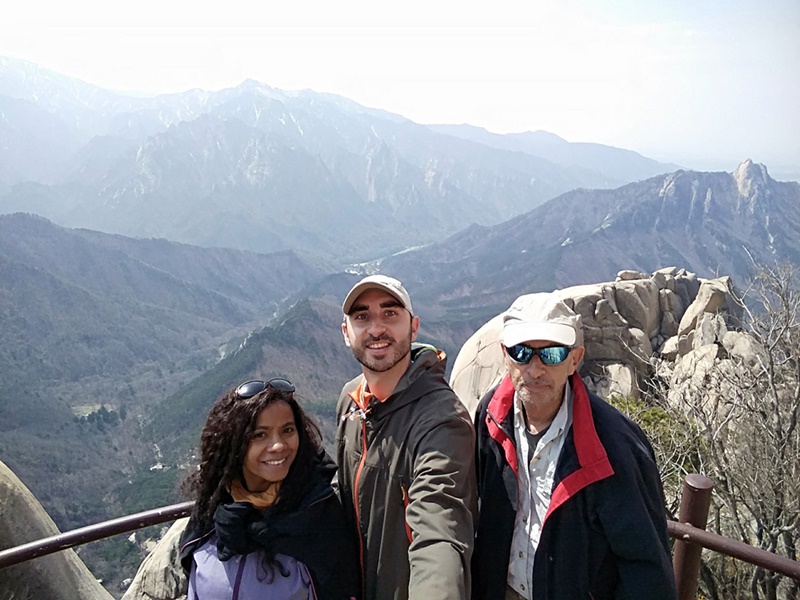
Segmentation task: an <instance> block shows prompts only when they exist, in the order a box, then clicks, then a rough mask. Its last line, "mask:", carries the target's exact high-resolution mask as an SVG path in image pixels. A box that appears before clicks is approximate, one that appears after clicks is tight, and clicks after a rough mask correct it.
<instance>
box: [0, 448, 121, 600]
mask: <svg viewBox="0 0 800 600" xmlns="http://www.w3.org/2000/svg"><path fill="white" fill-rule="evenodd" d="M0 515H2V518H0V548H2V549H8V548H13V547H16V546H19V545H22V544H25V543H27V542H32V541H34V540H39V539H42V538H46V537H50V536H53V535H57V534H58V533H59V531H58V528H57V527H56V524H55V523H54V522H53V520H52V519H51V518H50V517H49V516H48V515H47V513H46V512H45V511H44V508H42V505H41V504H39V501H38V500H36V498H35V497H34V496H33V494H32V493H31V492H30V490H28V488H27V487H25V484H23V483H22V482H21V481H20V480H19V479H18V478H17V476H16V475H14V473H12V472H11V470H10V469H9V468H8V467H7V466H6V465H5V464H4V463H2V462H0ZM0 597H2V598H3V599H6V598H8V599H12V598H13V599H16V598H19V599H25V600H27V599H35V600H112V596H111V595H110V594H109V593H108V592H107V591H106V590H105V589H104V588H103V586H102V585H100V583H98V581H97V579H95V577H94V576H93V575H92V574H91V573H90V572H89V569H87V568H86V565H84V564H83V562H82V561H81V560H80V558H78V555H77V554H76V553H75V551H74V550H63V551H61V552H56V553H55V554H50V555H48V556H42V557H39V558H35V559H33V560H29V561H26V562H23V563H20V564H17V565H13V566H10V567H6V568H3V569H0Z"/></svg>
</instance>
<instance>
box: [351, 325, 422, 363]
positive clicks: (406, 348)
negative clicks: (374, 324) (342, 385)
mask: <svg viewBox="0 0 800 600" xmlns="http://www.w3.org/2000/svg"><path fill="white" fill-rule="evenodd" d="M379 341H380V342H389V343H390V344H391V348H392V352H391V354H389V355H387V356H385V357H383V358H379V359H375V358H370V357H368V356H367V352H368V351H369V350H368V349H367V346H366V345H367V344H371V343H372V342H379ZM409 352H411V328H410V327H409V330H408V338H406V339H404V340H403V341H402V342H398V341H397V340H395V339H394V338H392V337H390V336H389V335H388V334H385V333H384V334H383V335H381V336H378V337H376V338H374V337H369V338H368V339H366V340H364V343H363V344H361V345H360V346H355V345H354V346H353V356H355V357H356V360H357V361H358V362H360V363H361V364H362V365H363V366H364V367H366V368H367V369H369V370H370V371H372V372H374V373H385V372H386V371H389V370H390V369H392V368H393V367H395V366H396V365H397V364H398V363H399V362H401V361H402V360H403V359H404V358H405V357H406V356H408V354H409Z"/></svg>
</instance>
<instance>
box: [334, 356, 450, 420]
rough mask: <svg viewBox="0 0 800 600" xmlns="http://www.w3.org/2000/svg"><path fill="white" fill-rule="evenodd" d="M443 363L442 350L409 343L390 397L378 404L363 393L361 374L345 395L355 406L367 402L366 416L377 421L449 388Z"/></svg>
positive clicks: (444, 361)
mask: <svg viewBox="0 0 800 600" xmlns="http://www.w3.org/2000/svg"><path fill="white" fill-rule="evenodd" d="M446 364H447V355H446V354H445V353H444V351H443V350H437V349H436V348H434V347H433V346H430V345H428V344H419V343H416V342H414V343H412V344H411V362H410V364H409V365H408V369H406V372H405V373H404V374H403V376H402V377H401V378H400V381H398V382H397V386H396V387H395V389H394V391H393V392H392V395H391V396H389V397H388V398H386V400H384V401H380V400H378V399H377V398H375V397H373V396H372V395H370V394H368V393H365V392H364V386H365V385H366V382H365V380H364V376H363V375H361V376H359V377H358V378H356V381H357V382H358V383H357V385H356V386H355V388H354V389H351V390H350V391H349V392H348V395H349V396H350V399H351V400H352V401H353V404H354V405H355V406H356V407H357V406H359V404H360V403H359V402H358V399H364V400H367V402H368V404H367V405H366V406H365V407H364V408H365V415H366V414H370V415H371V416H372V417H374V418H376V419H382V418H384V417H385V416H386V415H388V414H390V413H393V412H394V411H396V410H399V409H400V408H402V407H404V406H405V405H406V404H409V403H411V402H414V401H415V400H417V399H418V398H420V397H421V396H423V395H425V394H429V393H431V392H433V391H435V390H437V389H449V386H448V385H447V380H446V379H445V378H444V373H445V366H446ZM426 374H428V375H434V376H437V375H438V377H434V378H431V377H424V376H425V375H426ZM362 406H363V404H362ZM356 412H357V411H356Z"/></svg>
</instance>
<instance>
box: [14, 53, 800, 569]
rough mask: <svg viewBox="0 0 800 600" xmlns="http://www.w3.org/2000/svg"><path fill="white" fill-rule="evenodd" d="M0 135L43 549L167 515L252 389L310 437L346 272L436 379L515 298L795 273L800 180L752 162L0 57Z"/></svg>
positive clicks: (326, 381) (21, 409) (336, 379)
mask: <svg viewBox="0 0 800 600" xmlns="http://www.w3.org/2000/svg"><path fill="white" fill-rule="evenodd" d="M0 140H2V141H3V143H2V144H0V322H2V327H0V459H2V460H3V461H4V462H5V463H6V464H8V465H9V466H10V467H11V468H12V469H13V470H14V472H15V473H16V474H17V475H19V476H20V478H21V479H22V480H23V481H24V482H25V483H26V484H27V485H28V486H29V487H30V488H31V489H32V490H33V491H34V493H35V494H36V495H37V497H38V498H39V499H40V501H41V502H42V503H43V505H44V506H45V507H46V508H47V510H48V512H49V513H50V514H51V515H52V516H53V517H54V519H55V521H56V523H57V524H58V525H59V526H61V527H62V528H70V527H75V526H79V525H85V524H87V523H91V522H96V521H98V520H100V519H102V518H107V517H111V516H118V515H121V514H125V513H129V512H132V511H134V510H139V509H144V508H150V507H153V506H155V505H158V504H162V503H166V502H170V501H174V500H176V499H177V495H176V482H177V481H178V480H179V479H180V477H181V474H182V473H183V472H184V471H182V470H181V469H182V467H185V466H186V465H187V464H191V460H192V459H191V456H192V450H193V448H194V446H195V444H196V441H197V437H198V433H199V430H200V428H201V427H202V423H203V422H204V420H205V415H206V413H207V409H208V407H209V406H210V404H211V403H212V402H213V400H214V399H215V398H216V397H217V396H218V395H219V394H220V393H221V392H222V391H224V390H225V389H227V388H229V387H230V386H232V385H235V384H236V383H238V382H240V381H242V380H244V379H247V378H251V377H270V376H273V375H283V376H286V377H289V378H290V379H292V380H293V381H294V382H295V383H296V385H297V387H298V390H299V396H300V399H301V401H302V402H304V403H305V404H306V405H307V406H308V407H309V408H310V410H311V412H312V413H313V414H315V415H316V417H317V419H318V420H319V421H320V423H321V425H322V429H323V432H324V434H325V438H326V440H328V442H330V440H331V439H332V434H333V429H334V426H335V423H334V422H333V407H334V403H335V399H336V396H337V394H338V390H339V388H340V386H341V385H342V383H344V381H346V380H347V379H349V378H351V377H352V376H354V375H355V374H356V373H357V372H358V370H359V366H358V364H357V363H356V362H355V360H354V359H353V358H352V356H351V354H350V353H349V352H348V351H346V349H345V348H344V346H343V344H342V342H341V332H340V328H339V324H340V321H341V309H340V302H341V299H342V298H343V297H344V295H345V294H346V292H347V290H348V289H349V288H350V286H352V285H353V283H354V282H355V281H357V279H358V278H359V277H360V276H361V275H362V274H365V273H371V272H384V273H389V274H392V275H395V276H397V277H399V278H400V279H401V280H403V281H404V283H405V284H406V286H407V288H408V289H409V290H410V292H411V294H412V296H413V298H414V305H415V307H416V309H417V312H418V314H420V316H421V318H422V328H421V332H420V337H421V339H422V340H424V341H429V342H433V343H434V344H435V345H437V346H438V347H441V348H444V349H445V350H446V351H447V353H448V354H449V356H450V359H451V362H452V360H453V359H454V358H455V355H456V353H457V351H458V349H459V348H460V346H461V344H462V343H463V342H464V341H465V340H466V339H467V338H468V337H469V336H470V335H471V334H472V333H473V332H474V331H475V330H476V329H477V328H478V327H479V326H480V325H482V324H483V323H484V322H485V321H486V320H488V319H489V318H490V317H492V316H494V315H495V314H497V313H498V312H500V311H501V310H503V309H504V308H505V307H507V306H508V305H509V304H510V302H511V301H512V300H513V299H514V298H515V297H516V296H517V295H519V294H521V293H527V292H531V291H539V290H550V289H554V288H560V287H565V286H568V285H574V284H580V283H590V282H598V281H606V280H613V279H614V277H615V275H616V274H617V272H618V271H620V270H623V269H635V270H640V271H643V272H653V271H655V270H657V269H659V268H661V267H665V266H673V265H674V266H677V267H682V268H686V269H688V270H690V271H693V272H696V273H697V274H699V275H700V276H703V277H709V276H713V275H715V274H717V273H720V274H726V275H732V276H733V277H734V279H735V281H736V282H737V283H738V284H740V285H743V284H744V283H745V282H746V281H747V278H748V276H749V274H750V273H751V271H752V269H753V265H754V264H757V263H771V262H774V261H791V262H795V263H797V262H798V261H800V237H799V236H798V234H797V233H796V232H797V231H800V213H799V212H798V210H799V209H798V206H800V185H799V184H797V183H793V182H780V181H775V180H774V179H773V178H772V177H770V176H769V173H768V171H767V168H766V166H764V165H761V164H758V163H756V162H753V161H751V160H749V159H748V160H745V161H744V162H743V163H741V164H740V165H739V166H738V167H736V168H735V169H733V170H732V171H731V172H715V173H707V172H695V171H688V170H683V169H680V168H678V167H677V166H675V165H665V164H662V163H657V162H655V161H652V160H650V159H647V158H646V157H643V156H641V155H638V154H636V153H633V152H630V151H627V150H622V149H617V148H611V147H607V146H602V145H598V144H573V143H569V142H566V141H564V140H563V139H561V138H559V137H557V136H555V135H553V134H549V133H546V132H528V133H523V134H515V135H508V136H500V135H497V134H491V133H490V132H487V131H485V130H481V129H479V128H475V127H472V126H468V125H462V126H442V125H436V126H433V125H431V126H424V125H420V124H416V123H413V122H411V121H409V120H407V119H405V118H403V117H401V116H399V115H393V114H390V113H386V112H384V111H380V110H376V109H370V108H365V107H362V106H359V105H357V104H355V103H353V102H351V101H349V100H347V99H345V98H340V97H336V96H331V95H327V94H318V93H315V92H311V91H302V92H284V91H281V90H276V89H274V88H271V87H269V86H267V85H265V84H263V83H259V82H253V81H246V82H244V83H243V84H242V85H240V86H238V87H236V88H232V89H228V90H222V91H219V92H205V91H201V90H192V91H188V92H185V93H183V94H173V95H166V96H159V97H156V98H134V97H129V96H125V95H121V94H117V93H115V92H111V91H108V90H102V89H100V88H97V87H95V86H91V85H89V84H85V83H83V82H80V81H77V80H74V79H70V78H66V77H63V76H61V75H58V74H56V73H52V72H49V71H46V70H43V69H40V68H38V67H36V66H35V65H31V64H29V63H24V62H21V61H14V60H10V59H3V58H0ZM732 166H733V165H732ZM87 553H88V555H87V556H88V559H91V558H92V557H93V556H94V554H93V551H92V550H88V549H87ZM95 558H96V557H95ZM88 559H87V560H88ZM90 562H91V560H90ZM97 564H99V563H97ZM109 565H111V566H109V571H110V572H111V576H112V577H116V575H117V573H115V572H114V571H115V570H114V568H113V561H110V562H109ZM98 568H99V567H98ZM101 570H102V569H101ZM117 571H119V569H117Z"/></svg>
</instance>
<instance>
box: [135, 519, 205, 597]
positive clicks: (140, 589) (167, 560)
mask: <svg viewBox="0 0 800 600" xmlns="http://www.w3.org/2000/svg"><path fill="white" fill-rule="evenodd" d="M188 522H189V519H188V518H185V519H179V520H177V521H175V523H174V524H173V525H172V527H170V528H169V529H168V530H167V533H166V534H164V537H162V538H161V540H159V542H158V544H156V546H155V547H154V548H153V550H152V552H150V554H148V555H147V558H145V559H144V562H142V564H141V566H140V567H139V570H138V571H137V572H136V577H134V578H133V582H132V583H131V585H130V587H129V588H128V591H127V592H125V595H124V596H123V597H122V600H186V575H185V574H184V572H183V569H182V568H181V565H180V560H179V558H180V548H179V544H180V539H181V535H182V534H183V530H184V529H185V528H186V523H188Z"/></svg>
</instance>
